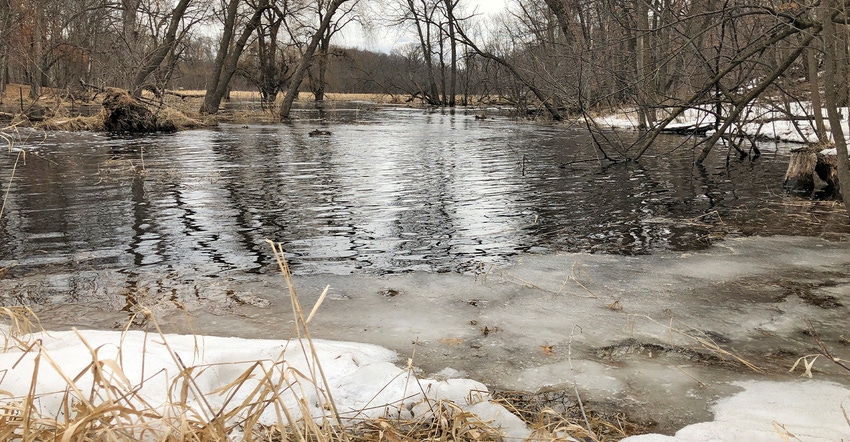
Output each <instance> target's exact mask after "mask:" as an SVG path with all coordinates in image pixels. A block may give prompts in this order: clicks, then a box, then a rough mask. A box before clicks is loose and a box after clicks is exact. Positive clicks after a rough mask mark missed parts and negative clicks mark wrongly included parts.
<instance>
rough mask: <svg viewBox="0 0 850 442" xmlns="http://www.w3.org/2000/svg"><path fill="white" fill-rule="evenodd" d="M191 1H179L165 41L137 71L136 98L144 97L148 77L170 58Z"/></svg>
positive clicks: (134, 90)
mask: <svg viewBox="0 0 850 442" xmlns="http://www.w3.org/2000/svg"><path fill="white" fill-rule="evenodd" d="M191 1H192V0H179V1H178V3H177V5H176V6H175V7H174V10H173V11H172V12H171V17H170V22H169V24H168V31H166V33H165V40H164V41H163V42H162V44H160V46H159V47H157V48H156V49H154V51H153V52H151V53H150V54H149V55H148V56H147V57H146V58H145V61H144V63H143V64H142V65H141V66H140V67H139V70H137V71H136V75H135V76H134V78H133V88H132V89H133V96H134V97H139V96H141V95H142V89H143V88H144V86H145V81H147V79H148V76H150V74H151V73H153V71H155V70H156V68H158V67H159V65H160V64H162V61H163V60H165V57H167V56H168V54H169V53H170V52H171V51H172V49H173V48H174V45H175V44H176V43H177V30H178V29H179V28H180V22H181V21H182V20H183V15H184V14H185V13H186V9H187V8H188V7H189V3H190V2H191Z"/></svg>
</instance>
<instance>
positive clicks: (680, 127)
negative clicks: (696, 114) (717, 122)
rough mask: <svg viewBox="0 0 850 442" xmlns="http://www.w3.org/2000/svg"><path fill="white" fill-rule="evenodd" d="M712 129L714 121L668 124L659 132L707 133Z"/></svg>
mask: <svg viewBox="0 0 850 442" xmlns="http://www.w3.org/2000/svg"><path fill="white" fill-rule="evenodd" d="M712 129H714V123H713V122H712V123H702V124H668V125H666V126H664V127H663V128H661V129H659V132H661V133H663V134H676V135H705V134H706V133H707V132H708V131H710V130H712Z"/></svg>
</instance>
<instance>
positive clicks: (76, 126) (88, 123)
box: [35, 113, 104, 132]
mask: <svg viewBox="0 0 850 442" xmlns="http://www.w3.org/2000/svg"><path fill="white" fill-rule="evenodd" d="M103 118H104V115H103V113H99V114H96V115H91V116H88V117H83V116H78V117H60V118H48V119H47V120H44V121H42V122H39V123H37V124H36V125H35V127H36V128H38V129H42V130H65V131H84V130H87V131H93V132H97V131H102V130H104V126H103Z"/></svg>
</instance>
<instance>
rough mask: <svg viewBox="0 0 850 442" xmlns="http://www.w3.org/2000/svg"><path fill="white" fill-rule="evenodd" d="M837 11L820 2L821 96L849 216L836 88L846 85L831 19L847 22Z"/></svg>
mask: <svg viewBox="0 0 850 442" xmlns="http://www.w3.org/2000/svg"><path fill="white" fill-rule="evenodd" d="M842 12H843V11H840V10H839V8H838V3H837V1H836V0H823V1H822V2H821V9H820V11H819V15H820V19H821V21H822V23H823V48H824V61H825V65H824V73H823V83H824V97H825V98H826V100H825V101H826V110H827V115H828V116H829V127H830V131H831V132H832V139H833V141H834V142H835V150H836V153H837V154H838V183H839V187H840V188H841V195H842V199H843V201H844V207H845V208H846V209H847V211H848V213H850V165H848V158H847V141H846V139H845V138H844V131H843V129H842V127H841V115H840V113H839V111H838V102H839V99H840V95H839V94H840V93H841V87H840V85H841V84H843V83H846V81H847V79H846V78H844V77H841V76H839V69H838V64H839V63H840V60H841V57H840V56H839V55H838V52H839V51H841V50H842V46H844V45H846V43H844V44H842V43H840V42H841V39H839V38H838V30H837V27H836V25H835V23H834V20H838V21H839V22H841V23H847V20H848V18H850V17H847V15H846V13H842Z"/></svg>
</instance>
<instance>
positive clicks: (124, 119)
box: [103, 89, 176, 133]
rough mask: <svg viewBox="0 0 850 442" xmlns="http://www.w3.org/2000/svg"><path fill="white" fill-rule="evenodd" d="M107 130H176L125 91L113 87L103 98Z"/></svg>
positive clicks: (139, 131)
mask: <svg viewBox="0 0 850 442" xmlns="http://www.w3.org/2000/svg"><path fill="white" fill-rule="evenodd" d="M103 109H104V111H106V116H104V118H103V126H104V128H105V130H107V131H110V132H129V133H146V132H174V131H175V130H176V128H175V127H174V125H173V124H171V123H169V122H160V121H158V119H157V117H156V115H155V114H154V113H153V112H151V111H150V109H148V108H147V107H145V106H144V105H143V104H141V103H139V101H138V100H136V99H135V98H133V97H131V96H130V94H128V93H127V92H125V91H122V90H117V89H112V90H109V91H108V92H107V93H106V96H105V97H104V98H103Z"/></svg>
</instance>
